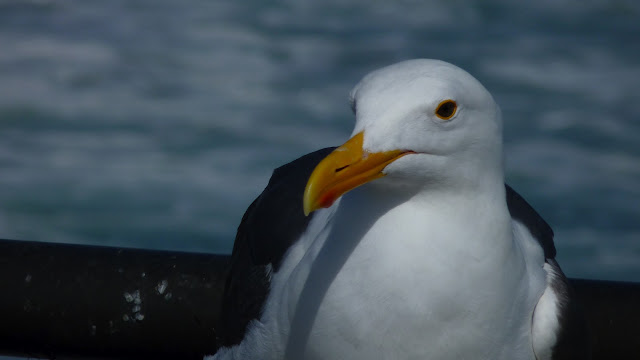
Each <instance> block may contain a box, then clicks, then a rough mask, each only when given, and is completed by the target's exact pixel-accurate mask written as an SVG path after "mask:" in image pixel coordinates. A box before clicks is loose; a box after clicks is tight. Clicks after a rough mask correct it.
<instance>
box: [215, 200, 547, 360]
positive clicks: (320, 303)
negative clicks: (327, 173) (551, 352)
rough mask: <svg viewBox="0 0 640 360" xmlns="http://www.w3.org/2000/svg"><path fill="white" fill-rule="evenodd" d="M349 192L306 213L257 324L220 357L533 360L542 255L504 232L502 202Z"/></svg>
mask: <svg viewBox="0 0 640 360" xmlns="http://www.w3.org/2000/svg"><path fill="white" fill-rule="evenodd" d="M348 195H349V196H347V197H345V199H343V200H342V201H341V202H339V203H337V204H335V205H334V206H333V207H332V208H330V209H327V210H323V211H320V212H318V213H317V215H316V216H315V218H314V220H313V221H312V223H311V224H310V226H309V229H308V231H307V232H306V234H305V235H304V236H303V238H302V239H301V241H299V242H298V244H296V245H295V246H294V247H292V249H291V250H290V252H289V253H288V255H287V257H286V260H285V261H284V263H283V265H282V267H281V270H280V271H279V272H278V273H276V274H274V276H273V278H272V288H271V293H270V295H269V299H268V300H267V304H266V306H265V313H264V314H263V316H262V319H261V321H260V322H259V323H257V322H256V323H253V324H251V325H250V326H251V329H250V330H249V332H248V336H247V338H246V339H245V340H244V341H243V343H242V344H240V345H239V346H238V347H236V348H234V349H233V350H232V351H231V352H228V355H227V357H222V355H221V357H220V358H235V359H241V358H260V359H282V358H286V359H374V358H377V359H397V358H403V359H492V360H496V359H510V360H512V359H534V358H535V357H534V355H533V352H532V340H531V318H532V315H533V310H534V308H535V304H536V303H537V301H538V299H539V298H540V296H541V295H542V292H543V291H544V287H545V274H544V270H543V269H542V263H543V262H544V259H543V256H542V252H541V250H540V249H539V248H538V249H537V250H536V248H535V247H533V246H530V244H528V243H527V244H521V241H520V240H518V238H517V237H514V236H513V231H512V228H511V226H512V225H511V220H510V217H509V216H508V212H507V209H506V206H505V205H501V204H500V203H498V204H496V205H495V207H496V208H497V209H493V210H496V211H480V212H478V211H477V210H478V209H484V210H486V208H487V201H488V200H487V199H478V201H479V202H480V201H481V202H482V205H481V206H479V207H477V208H476V207H474V206H473V204H469V199H464V198H460V199H455V198H454V199H451V198H449V199H447V201H446V202H440V201H438V200H437V199H430V201H429V202H427V203H425V202H423V201H421V200H420V199H412V200H410V201H404V202H402V203H399V204H390V203H389V202H386V201H385V199H381V196H382V197H384V195H380V194H378V195H379V196H376V194H371V192H370V191H367V190H365V189H363V190H360V191H352V193H350V194H348ZM458 200H459V201H462V202H464V203H465V206H457V205H456V204H454V202H455V201H458ZM356 204H357V207H356ZM501 207H504V209H502V208H501ZM355 209H367V211H366V213H363V212H362V211H360V212H355ZM232 354H233V355H234V356H231V355H232Z"/></svg>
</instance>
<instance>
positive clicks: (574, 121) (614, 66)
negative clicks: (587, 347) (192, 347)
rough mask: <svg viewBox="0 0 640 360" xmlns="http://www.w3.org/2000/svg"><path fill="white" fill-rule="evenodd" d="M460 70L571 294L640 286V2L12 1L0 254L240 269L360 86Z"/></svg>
mask: <svg viewBox="0 0 640 360" xmlns="http://www.w3.org/2000/svg"><path fill="white" fill-rule="evenodd" d="M419 57H426V58H438V59H443V60H446V61H449V62H452V63H454V64H457V65H459V66H461V67H462V68H464V69H466V70H468V71H469V72H470V73H471V74H473V75H474V76H475V77H477V78H478V79H479V80H480V81H481V82H482V83H483V84H484V85H485V86H486V87H487V88H488V89H489V90H490V91H491V92H492V93H493V94H494V96H495V98H496V100H497V101H498V103H499V104H500V105H501V107H502V110H503V115H504V118H505V143H506V163H507V174H508V181H509V183H510V184H511V185H512V186H513V187H514V188H515V189H517V190H518V191H519V192H520V193H521V194H523V195H524V196H525V198H527V199H528V201H529V202H530V203H531V204H533V205H534V207H535V208H536V209H537V210H538V211H539V212H541V213H542V214H543V216H544V217H545V218H546V219H547V221H548V222H549V223H550V224H551V225H552V226H553V228H554V229H555V231H556V245H557V247H558V250H559V256H558V258H559V260H560V262H561V264H562V265H563V267H564V269H565V271H566V272H567V273H568V275H570V276H574V277H586V278H599V279H616V280H634V281H640V3H639V2H637V1H633V0H628V1H624V0H619V1H616V0H609V1H604V0H591V1H577V0H576V1H573V0H542V1H537V2H520V1H508V0H486V1H466V0H453V1H449V0H440V1H381V0H374V1H371V0H346V1H345V0H329V1H316V2H312V1H305V0H277V1H271V2H264V1H257V0H247V1H210V0H184V1H175V0H174V1H169V0H154V1H145V0H139V1H120V0H110V1H97V0H83V1H71V0H58V1H53V0H37V1H36V0H29V1H28V0H0V237H2V238H12V239H24V240H38V241H52V242H68V243H83V244H98V245H113V246H128V247H144V248H158V249H174V250H188V251H202V252H217V253H224V252H229V251H230V249H231V246H232V242H233V237H234V234H235V230H236V226H237V225H238V223H239V221H240V218H241V216H242V214H243V212H244V210H245V209H246V207H247V206H248V205H249V204H250V202H251V201H252V200H253V198H254V197H255V196H257V195H258V194H259V193H260V191H261V190H262V188H263V187H264V186H265V185H266V183H267V180H268V178H269V176H270V173H271V171H272V169H273V168H275V167H277V166H279V165H280V164H283V163H285V162H288V161H290V160H292V159H294V158H296V157H298V156H300V155H302V154H305V153H307V152H310V151H312V150H315V149H317V148H320V147H325V146H334V145H338V144H341V143H342V142H343V141H344V140H346V139H347V137H348V135H349V133H350V131H351V129H352V126H353V118H352V115H351V113H350V110H349V108H348V105H347V94H348V92H349V91H350V89H351V87H352V86H353V85H355V84H356V83H357V82H358V81H359V79H360V78H361V77H362V76H363V75H365V74H366V73H367V72H369V71H371V70H374V69H376V68H379V67H381V66H385V65H388V64H391V63H394V62H397V61H400V60H405V59H410V58H419Z"/></svg>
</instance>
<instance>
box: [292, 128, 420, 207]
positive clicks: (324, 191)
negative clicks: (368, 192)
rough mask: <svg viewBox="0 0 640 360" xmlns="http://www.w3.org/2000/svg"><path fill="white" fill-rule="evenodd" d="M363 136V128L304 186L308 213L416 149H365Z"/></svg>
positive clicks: (331, 202) (304, 199)
mask: <svg viewBox="0 0 640 360" xmlns="http://www.w3.org/2000/svg"><path fill="white" fill-rule="evenodd" d="M363 138H364V133H363V132H360V133H358V134H356V135H355V136H354V137H352V138H351V139H349V140H348V141H347V142H346V143H344V144H343V145H342V146H340V147H339V148H337V149H335V150H334V151H333V152H332V153H331V154H329V156H327V157H326V158H324V159H323V160H322V161H321V162H320V163H319V164H318V166H316V168H315V169H314V170H313V173H311V176H310V177H309V181H308V182H307V187H306V188H305V190H304V198H303V207H304V214H305V215H309V214H310V213H312V212H313V211H315V210H318V209H319V208H327V207H329V206H331V205H332V204H333V202H334V201H336V199H338V198H339V197H340V196H342V195H343V194H344V193H346V192H347V191H349V190H352V189H354V188H356V187H358V186H360V185H362V184H365V183H367V182H369V181H371V180H374V179H377V178H380V177H383V176H384V175H385V174H384V173H383V172H382V170H383V169H384V168H385V167H386V166H387V165H389V164H390V163H392V162H393V161H395V160H397V159H398V158H400V157H402V156H404V155H406V154H409V153H413V152H412V151H406V150H391V151H384V152H379V153H370V152H368V151H365V150H363V149H362V141H363Z"/></svg>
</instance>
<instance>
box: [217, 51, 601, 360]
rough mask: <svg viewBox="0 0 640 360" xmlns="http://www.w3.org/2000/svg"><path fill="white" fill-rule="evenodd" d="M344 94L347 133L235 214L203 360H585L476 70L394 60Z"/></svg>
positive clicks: (544, 240)
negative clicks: (215, 321) (512, 178)
mask: <svg viewBox="0 0 640 360" xmlns="http://www.w3.org/2000/svg"><path fill="white" fill-rule="evenodd" d="M350 102H351V107H352V110H353V112H354V114H355V118H356V123H355V127H354V130H353V133H352V135H351V138H350V139H349V140H348V141H346V143H344V144H343V145H341V146H339V147H337V148H327V149H322V150H318V151H316V152H313V153H311V154H307V155H305V156H303V157H301V158H299V159H297V160H294V161H293V162H291V163H289V164H286V165H284V166H282V167H280V168H278V169H276V170H275V171H274V173H273V175H272V177H271V179H270V181H269V184H268V185H267V187H266V189H265V190H264V192H263V193H262V194H261V195H260V196H259V197H258V198H257V199H256V200H255V201H254V202H253V203H252V204H251V205H250V207H249V208H248V210H247V211H246V213H245V214H244V217H243V218H242V222H241V224H240V226H239V228H238V232H237V236H236V239H235V243H234V247H233V253H232V258H231V265H230V270H229V275H228V278H227V283H226V287H225V293H224V295H223V301H222V302H223V304H222V310H221V321H220V326H219V329H218V330H219V339H218V340H219V342H220V344H221V345H222V347H221V348H220V349H219V350H218V352H217V353H216V354H214V355H213V356H211V357H207V358H206V359H209V360H223V359H224V360H230V359H260V360H276V359H277V360H280V359H288V360H294V359H296V360H297V359H314V360H315V359H318V360H320V359H367V360H369V359H431V360H435V359H474V360H480V359H491V360H500V359H505V360H506V359H508V360H520V359H522V360H525V359H526V360H543V359H554V360H557V359H589V358H590V350H589V346H588V344H589V341H588V334H587V332H586V330H585V328H586V326H585V322H584V319H583V317H582V315H581V313H580V310H579V308H578V306H577V304H576V302H575V299H574V297H573V295H572V290H571V288H570V287H569V284H568V281H567V278H566V277H565V275H564V274H563V272H562V270H561V269H560V266H559V265H558V263H557V262H556V260H555V255H556V250H555V247H554V243H553V231H552V229H551V228H550V227H549V225H548V224H547V223H546V222H545V220H544V219H542V218H541V217H540V215H538V213H537V212H536V211H535V210H534V209H533V208H532V207H531V206H530V205H529V204H528V203H527V202H526V201H525V200H524V199H523V198H522V197H521V196H520V195H519V194H518V193H516V192H515V191H514V190H513V189H512V188H511V187H509V186H508V185H506V184H505V182H504V169H503V142H502V126H503V124H502V116H501V112H500V109H499V107H498V105H497V104H496V102H495V101H494V99H493V97H492V96H491V94H490V93H489V92H488V91H487V90H486V89H485V88H484V87H483V86H482V85H481V84H480V82H478V81H477V80H476V79H475V78H474V77H473V76H471V75H470V74H469V73H467V72H466V71H464V70H462V69H460V68H458V67H456V66H454V65H452V64H449V63H446V62H443V61H439V60H430V59H417V60H409V61H404V62H400V63H397V64H394V65H391V66H387V67H384V68H382V69H379V70H376V71H374V72H372V73H370V74H368V75H367V76H365V77H364V78H363V79H362V80H361V81H360V83H359V84H357V85H356V87H355V88H354V89H353V90H352V92H351V94H350Z"/></svg>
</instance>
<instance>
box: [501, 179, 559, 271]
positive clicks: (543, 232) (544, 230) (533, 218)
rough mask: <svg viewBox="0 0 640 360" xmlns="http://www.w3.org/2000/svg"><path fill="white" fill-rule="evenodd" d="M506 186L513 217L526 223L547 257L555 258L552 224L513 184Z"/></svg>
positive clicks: (510, 211) (508, 204)
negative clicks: (512, 186)
mask: <svg viewBox="0 0 640 360" xmlns="http://www.w3.org/2000/svg"><path fill="white" fill-rule="evenodd" d="M504 186H505V187H506V189H507V207H508V208H509V213H510V214H511V217H512V218H514V219H516V220H518V221H520V222H521V223H522V224H524V226H526V227H527V229H529V232H530V233H531V235H533V236H534V237H535V238H536V240H538V242H539V243H540V246H542V249H543V251H544V258H545V259H554V258H555V257H556V247H555V245H554V244H553V229H551V226H549V224H547V222H546V221H544V219H543V218H542V216H540V215H539V214H538V213H537V212H536V210H535V209H534V208H533V207H531V205H529V203H528V202H527V201H526V200H525V199H524V198H522V196H520V194H518V193H517V192H516V191H515V190H513V189H512V188H511V186H509V185H507V184H505V185H504Z"/></svg>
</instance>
